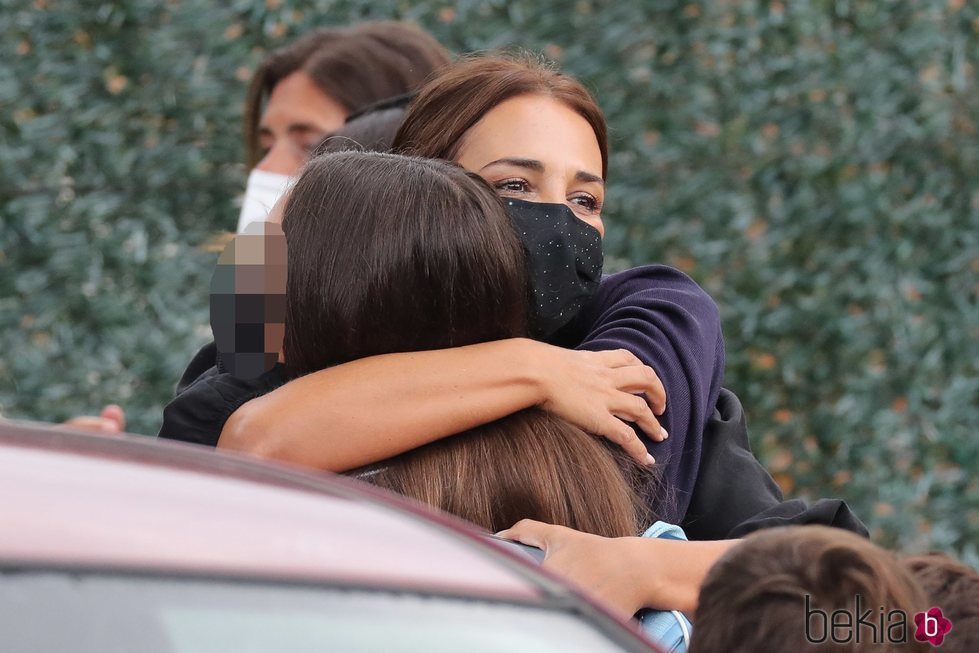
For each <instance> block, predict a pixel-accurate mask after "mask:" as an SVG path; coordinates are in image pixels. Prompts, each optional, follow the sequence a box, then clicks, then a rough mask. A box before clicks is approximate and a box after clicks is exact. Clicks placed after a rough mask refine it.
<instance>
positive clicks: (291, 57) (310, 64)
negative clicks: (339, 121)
mask: <svg viewBox="0 0 979 653" xmlns="http://www.w3.org/2000/svg"><path fill="white" fill-rule="evenodd" d="M449 61H450V56H449V53H448V51H447V50H446V49H445V48H443V47H442V46H441V45H440V44H439V43H438V41H436V40H435V39H434V38H432V37H431V36H430V35H429V34H427V33H426V32H424V31H422V30H421V29H420V28H418V27H415V26H414V25H411V24H409V23H402V22H395V21H374V22H367V23H361V24H359V25H355V26H353V27H349V28H345V29H330V28H327V29H320V30H316V31H314V32H312V33H310V34H307V35H305V36H303V37H301V38H299V39H298V40H296V41H295V42H293V43H291V44H289V45H287V46H285V47H283V48H280V49H278V50H276V51H274V52H272V53H271V54H270V55H269V56H268V57H267V58H266V59H265V61H264V62H262V64H261V65H260V66H259V68H258V70H256V71H255V75H254V76H253V77H252V81H251V85H250V86H249V89H248V96H247V99H246V100H245V115H244V136H245V146H246V150H247V162H248V166H249V167H253V166H254V165H255V164H256V163H258V161H259V159H261V156H260V152H261V148H260V146H259V140H258V125H259V121H260V119H261V116H262V110H263V105H264V103H265V100H266V99H267V98H268V96H269V95H270V94H271V93H272V89H273V88H274V87H275V85H276V84H278V83H279V82H280V81H282V80H283V79H284V78H286V77H288V76H289V75H291V74H292V73H294V72H297V71H299V70H302V71H303V72H305V73H306V74H308V75H309V77H310V78H311V79H312V80H313V82H314V83H315V84H316V85H317V86H318V87H319V89H320V90H321V91H323V93H325V94H326V95H329V96H330V97H331V98H333V99H334V100H336V101H337V102H339V103H340V104H341V105H343V106H344V107H345V108H346V109H347V111H348V112H350V113H353V112H356V111H358V110H359V109H362V108H364V107H366V106H368V105H371V104H373V103H375V102H378V101H379V100H383V99H385V98H389V97H392V96H396V95H400V94H403V93H407V92H410V91H413V90H416V89H417V88H419V87H420V86H421V85H422V84H423V83H424V82H425V80H426V79H427V78H428V77H429V76H431V75H432V73H433V72H434V71H436V70H438V69H439V68H441V67H443V66H445V65H446V64H448V63H449Z"/></svg>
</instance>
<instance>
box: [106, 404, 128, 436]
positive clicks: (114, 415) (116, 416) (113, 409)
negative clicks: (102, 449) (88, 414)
mask: <svg viewBox="0 0 979 653" xmlns="http://www.w3.org/2000/svg"><path fill="white" fill-rule="evenodd" d="M101 417H102V419H104V420H109V421H110V422H114V423H115V424H116V431H115V432H117V433H121V432H122V431H125V430H126V413H125V411H123V409H122V407H121V406H119V405H117V404H109V405H108V406H106V407H105V408H103V409H102V414H101Z"/></svg>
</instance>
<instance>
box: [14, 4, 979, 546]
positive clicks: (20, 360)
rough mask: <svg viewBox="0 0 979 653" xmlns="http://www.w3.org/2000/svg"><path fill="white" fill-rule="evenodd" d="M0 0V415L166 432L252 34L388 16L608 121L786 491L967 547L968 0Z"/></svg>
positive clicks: (972, 166) (641, 236)
mask: <svg viewBox="0 0 979 653" xmlns="http://www.w3.org/2000/svg"><path fill="white" fill-rule="evenodd" d="M215 4H217V3H211V2H209V1H207V0H168V1H166V2H160V1H158V0H106V1H104V2H99V1H94V0H86V1H84V2H77V3H71V2H65V1H64V0H33V1H32V2H30V1H27V0H0V17H2V19H0V61H2V62H3V63H2V64H0V220H2V223H0V269H2V274H0V346H2V348H3V356H2V361H0V406H2V410H3V412H4V414H5V415H7V416H8V417H22V418H32V419H42V420H61V419H64V418H67V417H69V416H72V415H75V414H81V413H91V412H92V411H96V410H97V409H98V408H99V407H101V406H102V405H103V404H104V403H107V402H111V401H115V402H118V403H120V404H122V405H123V406H124V407H125V408H126V410H127V413H128V416H129V419H130V428H131V430H134V431H137V432H143V433H155V432H156V430H157V428H158V427H159V423H160V413H161V409H162V406H163V405H164V404H165V403H166V401H167V400H168V398H169V396H170V395H171V393H172V389H173V385H174V383H175V381H176V379H177V377H178V376H179V373H180V372H181V370H182V368H183V366H184V364H185V363H186V362H187V360H188V358H189V356H190V354H191V353H192V352H193V351H194V350H195V348H196V347H198V346H199V345H201V344H202V343H203V342H205V341H206V340H207V339H208V337H209V327H208V326H207V324H208V322H207V292H208V282H209V279H210V274H211V270H212V266H213V264H214V262H215V260H216V253H214V252H213V251H207V249H206V243H207V242H208V240H209V239H210V238H211V237H212V236H213V235H214V234H215V233H216V232H219V231H221V230H230V229H233V227H234V224H235V219H236V215H237V207H236V206H235V204H234V199H235V198H236V197H237V196H238V195H239V194H240V192H241V191H242V189H243V187H244V178H245V174H246V171H245V169H244V167H243V165H242V163H241V161H242V160H243V147H242V144H241V137H240V126H239V123H240V115H241V105H242V99H243V96H244V92H245V87H246V82H247V80H248V79H249V76H250V74H251V71H252V70H253V68H254V66H255V65H256V63H257V62H258V61H260V60H261V58H262V56H263V54H264V53H265V52H267V51H268V50H269V49H270V48H274V47H277V46H279V45H281V44H283V43H286V42H287V41H289V40H290V39H291V38H293V37H294V36H296V35H298V34H301V33H302V32H303V31H305V30H307V29H309V28H311V27H313V26H321V25H336V24H346V23H350V22H352V21H357V20H362V19H371V18H404V19H409V20H414V21H416V22H418V23H419V24H421V25H422V26H424V27H426V28H428V29H429V30H431V31H432V33H433V34H435V35H436V37H438V38H439V39H440V40H441V41H442V42H443V43H445V44H446V45H447V46H449V47H450V48H451V49H453V50H454V51H456V52H465V51H471V50H478V49H485V48H495V47H499V46H510V45H518V46H522V47H525V48H528V49H532V50H542V51H543V52H545V53H546V54H547V55H548V56H549V57H551V58H552V59H555V60H556V61H558V62H559V63H560V64H561V65H562V66H563V67H564V68H565V69H566V70H567V71H569V72H571V73H573V74H575V75H577V76H579V77H580V78H581V79H582V80H584V81H585V82H586V83H587V84H588V85H589V86H590V87H591V88H592V89H593V90H594V91H595V93H596V95H597V97H598V98H599V100H600V102H601V104H602V105H603V107H604V109H605V111H606V112H607V114H608V118H609V122H610V124H611V126H612V129H613V138H614V143H613V146H614V153H613V157H612V162H611V175H612V183H611V186H610V192H609V202H608V213H607V224H608V228H609V235H608V238H607V249H608V252H609V253H610V254H611V255H612V257H613V261H612V262H613V265H614V266H618V267H623V266H626V265H630V264H637V263H643V262H649V261H661V262H666V263H670V264H673V265H676V266H678V267H680V268H682V269H684V270H686V271H688V272H689V273H690V274H692V275H693V276H694V277H695V278H696V279H698V280H699V281H700V282H701V283H702V284H703V285H704V286H705V287H706V288H707V289H708V290H709V291H710V292H711V294H712V295H713V296H714V297H715V298H716V300H717V302H718V304H719V305H720V306H721V310H722V314H723V317H724V326H725V330H726V338H727V349H728V356H729V358H728V360H729V362H728V370H727V385H728V386H729V387H731V388H733V389H734V390H735V391H737V392H738V393H739V395H740V396H741V397H742V398H743V400H744V403H745V405H746V408H747V411H748V414H749V418H750V430H751V434H752V438H753V443H754V446H755V447H756V450H757V451H758V452H759V455H760V456H761V457H762V458H763V459H764V460H765V461H766V463H767V464H768V465H769V466H770V468H771V469H772V470H773V472H774V473H775V474H776V476H777V478H778V480H779V482H780V483H781V484H782V485H783V488H784V489H785V490H786V491H787V492H789V493H791V494H794V495H802V496H809V497H817V496H828V495H839V496H843V497H845V498H846V499H848V500H849V501H850V502H851V504H852V505H853V506H854V508H855V509H856V510H857V511H858V513H859V514H860V515H861V516H862V517H863V518H864V519H865V520H866V521H867V522H868V523H869V524H870V525H871V526H872V527H873V532H874V536H875V537H876V538H877V539H878V541H880V542H882V543H885V544H888V545H894V546H902V547H904V548H907V549H921V548H925V547H937V548H941V549H946V550H951V551H956V552H959V553H960V554H963V555H964V556H965V557H966V558H967V559H969V560H971V561H972V562H974V563H975V562H976V561H977V560H979V550H977V548H976V544H975V542H976V541H977V535H979V480H977V474H976V472H977V470H979V301H977V294H979V183H977V177H976V174H977V173H976V171H977V166H979V135H977V128H979V126H977V120H979V92H977V91H979V89H977V83H976V80H977V74H979V68H977V66H979V6H977V5H976V3H969V2H966V0H907V1H902V0H792V2H789V1H788V0H784V1H769V2H762V1H757V0H726V1H723V0H713V1H709V2H708V1H705V2H695V1H689V2H685V1H679V2H678V1H675V0H641V1H640V0H631V1H622V2H614V3H612V2H600V1H598V0H580V1H577V2H537V1H535V0H520V1H515V2H503V1H499V0H496V1H494V0H489V1H479V2H477V1H461V2H456V3H454V4H453V3H450V2H444V1H438V0H424V1H419V2H396V3H389V4H384V3H379V2H375V1H370V0H346V1H336V2H309V1H306V0H265V1H264V2H263V1H261V0H247V1H246V0H234V1H229V2H225V3H221V4H222V5H223V6H221V7H216V6H214V5H215Z"/></svg>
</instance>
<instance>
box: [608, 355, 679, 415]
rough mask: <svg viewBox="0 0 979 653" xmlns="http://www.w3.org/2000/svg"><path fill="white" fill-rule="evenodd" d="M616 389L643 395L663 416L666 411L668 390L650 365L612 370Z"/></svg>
mask: <svg viewBox="0 0 979 653" xmlns="http://www.w3.org/2000/svg"><path fill="white" fill-rule="evenodd" d="M612 374H613V379H614V383H615V387H616V388H618V389H619V390H622V391H623V392H631V393H633V394H638V393H642V394H644V395H646V400H647V401H648V402H649V404H650V405H651V406H652V408H653V412H654V413H655V414H657V415H662V414H663V413H664V412H665V411H666V388H665V387H663V382H662V381H660V379H659V376H657V375H656V372H654V371H653V368H651V367H649V366H648V365H630V366H627V367H618V368H615V369H614V370H612Z"/></svg>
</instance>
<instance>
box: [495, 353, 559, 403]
mask: <svg viewBox="0 0 979 653" xmlns="http://www.w3.org/2000/svg"><path fill="white" fill-rule="evenodd" d="M506 342H507V343H512V345H511V350H510V351H511V354H512V357H511V359H510V365H511V367H510V369H511V370H514V371H515V374H516V377H517V378H516V379H514V380H515V381H516V382H517V383H519V384H522V385H525V386H526V387H527V388H529V389H530V392H531V395H532V398H533V402H532V405H534V406H540V407H544V406H545V405H546V404H547V403H548V402H549V401H550V400H551V398H552V388H551V383H550V381H551V377H550V374H548V369H549V367H548V363H547V360H546V358H547V349H548V347H550V345H546V344H544V343H542V342H538V341H536V340H531V339H530V338H513V339H511V340H507V341H506Z"/></svg>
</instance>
